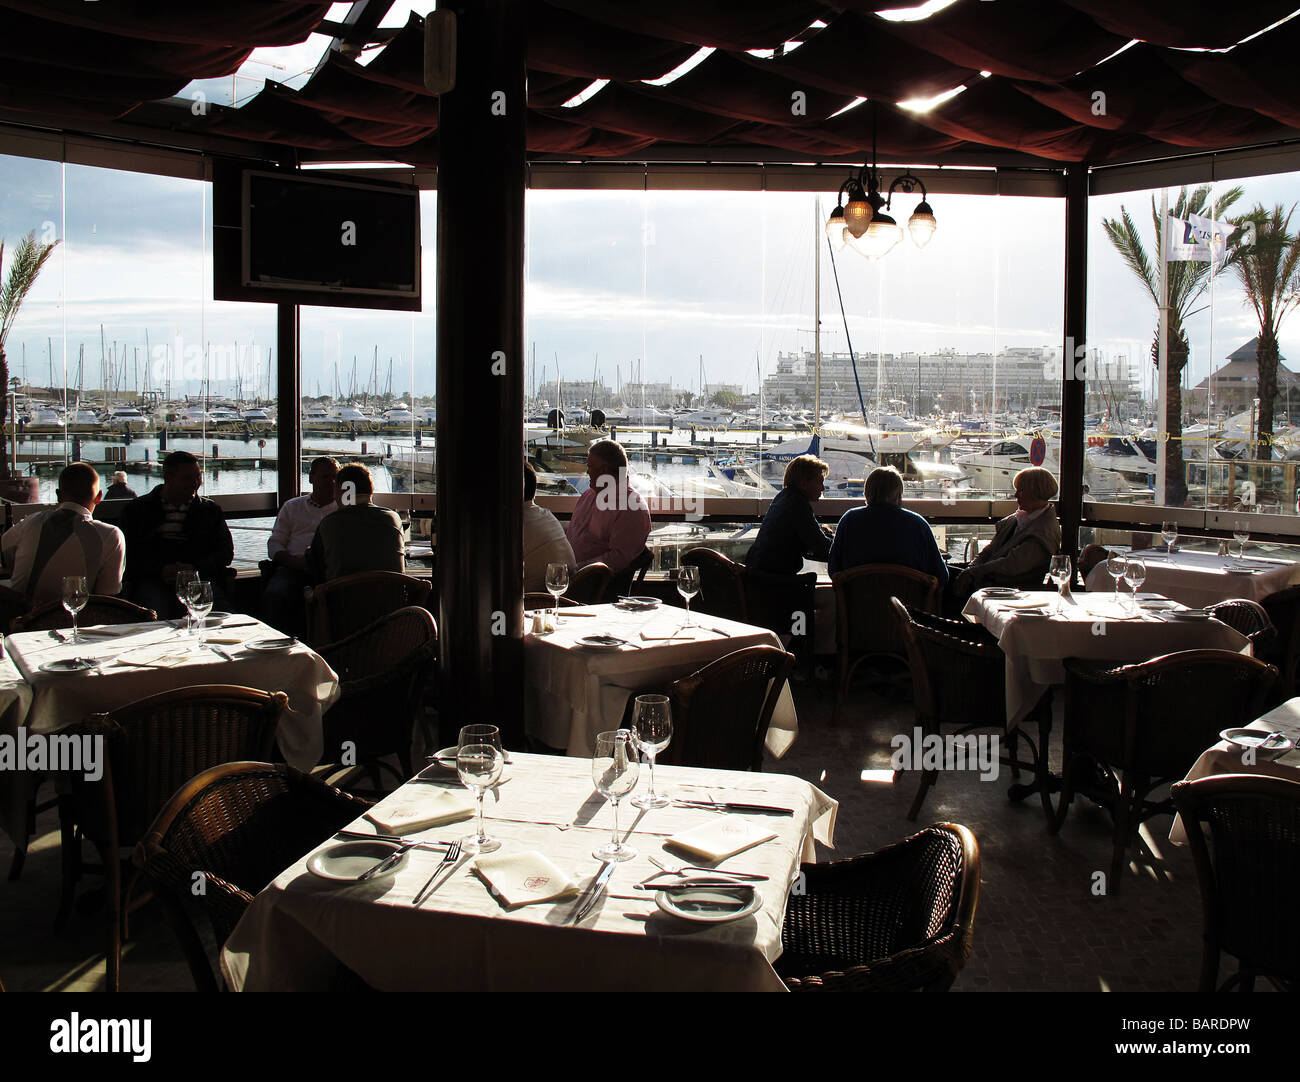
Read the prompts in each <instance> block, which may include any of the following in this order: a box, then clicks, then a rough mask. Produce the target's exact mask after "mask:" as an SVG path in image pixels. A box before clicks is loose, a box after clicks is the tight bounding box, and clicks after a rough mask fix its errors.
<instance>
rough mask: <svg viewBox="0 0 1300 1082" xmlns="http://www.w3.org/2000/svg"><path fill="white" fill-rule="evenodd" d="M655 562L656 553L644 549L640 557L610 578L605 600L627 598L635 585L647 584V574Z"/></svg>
mask: <svg viewBox="0 0 1300 1082" xmlns="http://www.w3.org/2000/svg"><path fill="white" fill-rule="evenodd" d="M654 562H655V557H654V553H653V552H651V551H650V550H649V549H648V548H643V549H642V550H641V555H640V556H638V557H637V558H636V559H635V560H633V561H632V562H631V563H630V564H628V565H627V567H625V568H623V570H622V571H618V572H615V573H614V574H613V575H612V576H611V577H610V580H609V584H608V586H607V587H606V588H605V595H604V600H605V601H611V602H612V601H617V600H618V599H619V598H620V597H626V596H627V595H628V594H630V593H631V592H632V586H633V584H634V583H640V582H645V577H646V573H647V572H648V571H649V570H650V568H651V566H652V565H653V564H654ZM597 600H600V599H599V598H598V599H597Z"/></svg>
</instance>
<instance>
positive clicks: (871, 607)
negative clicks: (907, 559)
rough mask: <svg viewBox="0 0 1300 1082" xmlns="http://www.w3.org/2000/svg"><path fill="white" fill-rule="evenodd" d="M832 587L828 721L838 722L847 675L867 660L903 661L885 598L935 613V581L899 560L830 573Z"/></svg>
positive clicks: (903, 646) (902, 647)
mask: <svg viewBox="0 0 1300 1082" xmlns="http://www.w3.org/2000/svg"><path fill="white" fill-rule="evenodd" d="M831 583H832V585H833V586H834V587H835V607H836V610H837V611H836V618H837V620H838V623H839V626H838V627H837V628H836V635H835V639H836V645H837V647H838V649H839V661H840V672H839V678H838V679H837V681H836V685H835V706H834V708H833V709H832V711H831V724H832V725H834V724H836V723H838V721H839V717H840V708H841V707H842V706H843V705H844V696H845V695H846V694H847V693H848V690H849V684H850V682H851V681H852V680H853V674H854V672H856V671H857V668H858V666H859V665H861V664H862V663H863V662H864V661H866V660H867V659H868V658H876V657H888V658H896V659H898V660H899V661H902V662H903V663H904V664H906V662H907V644H906V643H905V642H904V641H903V633H902V629H901V628H900V627H899V626H898V621H897V620H896V619H895V617H894V612H893V609H892V608H891V606H890V598H892V597H897V598H898V599H899V600H901V601H902V602H903V604H905V605H907V607H908V608H911V609H919V610H921V611H922V612H931V613H932V612H937V611H938V608H937V606H938V603H939V580H938V579H936V578H935V577H934V576H933V575H926V574H923V573H922V572H920V571H917V570H915V569H913V568H911V567H904V566H902V565H901V564H863V565H861V566H860V567H854V568H850V569H849V570H848V571H840V572H839V573H837V574H835V575H832V576H831Z"/></svg>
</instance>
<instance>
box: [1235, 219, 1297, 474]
mask: <svg viewBox="0 0 1300 1082" xmlns="http://www.w3.org/2000/svg"><path fill="white" fill-rule="evenodd" d="M1294 213H1295V204H1294V203H1293V204H1292V205H1291V209H1290V210H1288V211H1286V212H1285V213H1284V212H1283V210H1282V204H1281V203H1278V204H1275V205H1274V207H1273V209H1272V210H1271V211H1270V210H1265V209H1264V206H1263V204H1261V203H1257V204H1255V208H1254V210H1251V211H1250V212H1248V213H1246V214H1242V215H1240V216H1238V217H1236V218H1233V219H1232V224H1233V225H1234V226H1235V227H1236V228H1235V230H1234V231H1233V234H1232V238H1231V239H1232V241H1233V242H1234V244H1235V247H1233V249H1232V251H1231V252H1230V253H1229V255H1228V259H1227V262H1226V264H1225V265H1226V266H1230V267H1231V268H1232V270H1233V272H1234V273H1235V274H1236V276H1237V281H1239V282H1240V283H1241V288H1242V291H1243V292H1244V293H1245V294H1246V303H1247V304H1249V305H1250V307H1251V308H1253V309H1254V310H1255V318H1256V319H1258V320H1259V349H1258V350H1257V352H1256V353H1255V360H1256V364H1257V365H1258V366H1259V384H1258V390H1259V436H1258V437H1257V438H1258V440H1259V443H1258V447H1257V449H1256V452H1255V457H1256V458H1257V459H1261V460H1263V461H1268V459H1269V457H1270V453H1269V444H1270V443H1272V440H1273V403H1274V400H1275V399H1276V398H1277V364H1278V348H1277V336H1278V331H1279V329H1280V328H1281V326H1282V320H1283V318H1285V316H1286V314H1287V313H1288V312H1290V311H1291V309H1292V308H1294V307H1296V305H1297V304H1300V236H1297V235H1293V234H1291V233H1290V232H1289V228H1290V225H1291V215H1292V214H1294Z"/></svg>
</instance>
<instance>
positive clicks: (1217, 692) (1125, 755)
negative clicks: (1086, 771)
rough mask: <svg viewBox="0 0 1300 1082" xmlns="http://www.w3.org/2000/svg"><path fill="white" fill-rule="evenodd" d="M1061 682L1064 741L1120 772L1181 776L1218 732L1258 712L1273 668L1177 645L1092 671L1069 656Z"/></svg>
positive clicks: (1245, 721)
mask: <svg viewBox="0 0 1300 1082" xmlns="http://www.w3.org/2000/svg"><path fill="white" fill-rule="evenodd" d="M1066 680H1067V683H1066V734H1065V736H1066V740H1067V741H1068V742H1070V743H1071V744H1072V745H1073V746H1076V747H1079V746H1082V747H1085V748H1086V749H1088V750H1089V751H1091V752H1092V753H1093V754H1095V755H1096V756H1097V757H1098V758H1099V759H1101V760H1102V761H1103V762H1106V763H1110V764H1112V765H1114V766H1118V767H1121V768H1123V769H1125V770H1129V771H1134V772H1137V773H1140V774H1143V775H1146V776H1148V777H1151V778H1179V777H1183V776H1184V775H1185V774H1186V773H1187V772H1188V770H1190V769H1191V767H1192V764H1193V763H1195V762H1196V760H1197V758H1198V757H1199V756H1200V754H1201V753H1202V752H1203V751H1204V750H1205V749H1206V748H1208V747H1210V746H1211V745H1212V744H1214V743H1216V742H1217V741H1218V734H1219V732H1220V730H1222V729H1225V728H1231V727H1235V726H1242V725H1247V724H1249V723H1250V722H1251V721H1253V720H1254V719H1255V718H1257V717H1259V716H1260V715H1261V714H1262V713H1263V712H1264V710H1265V709H1266V707H1267V705H1268V703H1269V702H1270V701H1271V700H1270V696H1271V695H1272V693H1273V689H1274V685H1275V682H1276V680H1277V669H1275V668H1274V667H1273V666H1272V665H1268V664H1265V663H1264V662H1262V661H1260V660H1258V659H1257V658H1253V657H1247V656H1245V655H1244V654H1238V653H1235V652H1233V651H1231V650H1183V651H1179V652H1178V653H1173V654H1166V655H1164V656H1163V657H1157V658H1152V659H1151V660H1150V661H1144V662H1142V663H1141V664H1137V665H1122V666H1120V667H1118V668H1115V669H1111V670H1109V671H1106V672H1100V673H1094V674H1092V675H1089V674H1088V671H1087V669H1086V668H1084V667H1082V666H1080V665H1079V664H1078V663H1077V662H1075V661H1073V660H1067V662H1066ZM1072 681H1075V682H1076V683H1075V684H1074V686H1072ZM1077 682H1081V683H1082V685H1083V686H1079V683H1077ZM1072 704H1073V706H1072ZM1121 704H1122V705H1121Z"/></svg>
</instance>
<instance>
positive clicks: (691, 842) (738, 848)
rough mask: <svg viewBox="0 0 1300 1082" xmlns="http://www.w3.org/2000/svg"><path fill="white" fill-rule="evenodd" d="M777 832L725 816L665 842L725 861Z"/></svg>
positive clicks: (738, 817)
mask: <svg viewBox="0 0 1300 1082" xmlns="http://www.w3.org/2000/svg"><path fill="white" fill-rule="evenodd" d="M776 836H777V835H776V831H774V830H768V829H767V828H766V827H761V826H758V825H757V824H756V823H752V822H750V820H748V819H742V818H741V817H740V816H738V815H724V816H723V817H722V818H721V819H711V820H710V821H709V822H707V823H702V824H701V825H700V826H697V827H692V828H691V829H690V830H685V831H682V832H681V833H680V834H674V835H673V836H672V837H671V838H669V839H668V841H667V842H666V843H665V844H666V845H674V846H676V847H677V848H678V849H684V850H685V851H686V852H688V853H690V854H692V855H693V856H698V857H704V858H705V859H706V860H725V859H726V858H727V857H733V856H735V855H736V854H737V853H740V852H743V851H744V850H746V849H752V848H753V847H754V846H756V845H762V844H763V842H770V841H771V840H772V839H773V838H775V837H776Z"/></svg>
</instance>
